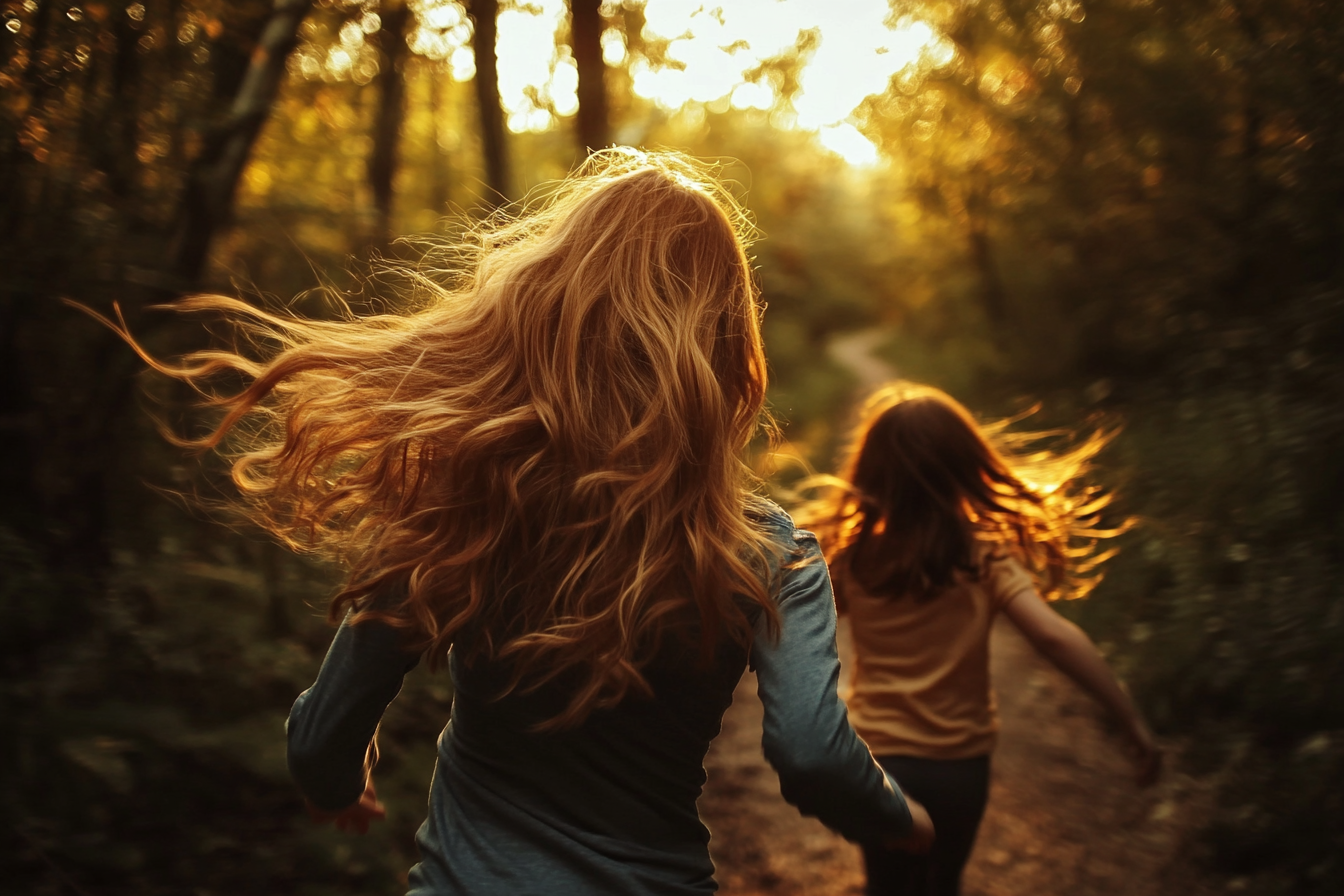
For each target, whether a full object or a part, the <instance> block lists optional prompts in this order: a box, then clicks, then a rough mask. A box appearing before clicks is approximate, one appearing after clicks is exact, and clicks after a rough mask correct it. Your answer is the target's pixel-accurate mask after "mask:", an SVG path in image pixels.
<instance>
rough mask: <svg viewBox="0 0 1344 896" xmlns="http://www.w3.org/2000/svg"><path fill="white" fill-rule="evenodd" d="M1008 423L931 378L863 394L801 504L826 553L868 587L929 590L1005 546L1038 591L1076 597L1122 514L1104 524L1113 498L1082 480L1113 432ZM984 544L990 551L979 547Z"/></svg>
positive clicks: (1096, 577) (973, 573)
mask: <svg viewBox="0 0 1344 896" xmlns="http://www.w3.org/2000/svg"><path fill="white" fill-rule="evenodd" d="M1008 422H1010V421H1005V422H1001V423H993V424H981V423H978V422H976V420H975V418H974V417H972V416H971V414H970V412H969V411H967V410H966V408H965V407H963V406H962V405H961V403H960V402H958V401H957V400H956V399H954V398H952V397H951V396H950V395H948V394H946V393H945V392H942V391H940V390H938V389H935V388H933V387H931V386H922V385H919V384H916V383H909V382H897V383H893V384H891V385H888V386H886V387H883V388H881V389H879V390H877V391H876V392H874V393H873V394H872V395H871V396H870V397H869V398H868V400H867V402H866V403H865V405H864V408H863V412H862V415H861V420H860V422H859V424H858V426H857V427H855V429H854V433H853V436H852V438H851V440H850V445H849V448H848V450H847V452H846V456H845V461H844V464H843V466H842V472H841V474H840V477H839V478H838V479H836V478H829V479H827V478H822V479H820V480H818V481H817V484H821V485H824V486H826V487H827V492H828V493H827V494H825V495H823V497H822V498H820V499H819V500H818V501H816V502H814V503H813V504H811V505H810V506H808V507H807V508H805V509H804V510H803V511H802V512H801V514H800V515H801V516H802V517H803V518H804V520H805V522H806V523H807V524H808V525H810V526H812V527H813V528H815V529H816V530H817V534H818V536H820V537H821V539H822V542H823V544H824V545H825V550H826V555H827V559H828V560H830V561H831V562H838V563H845V564H847V565H848V568H849V572H850V573H851V574H852V575H853V577H854V579H855V581H857V582H858V583H859V584H860V585H862V586H863V587H864V588H865V589H867V590H868V591H870V592H871V593H874V594H884V595H889V596H892V597H901V596H903V595H913V596H915V597H917V598H930V597H935V596H936V595H937V594H938V592H939V591H941V590H943V589H944V588H946V587H947V586H949V585H951V584H952V583H953V581H954V579H955V577H956V576H957V575H958V574H959V573H960V574H964V575H967V576H969V577H970V578H972V579H975V578H978V577H979V574H980V572H981V569H982V566H983V563H984V562H985V561H987V560H992V559H993V558H994V557H1001V556H1003V555H1004V553H1005V551H1006V552H1011V553H1012V554H1013V555H1015V556H1016V557H1018V558H1019V559H1020V560H1022V561H1023V562H1024V563H1025V564H1026V565H1027V566H1028V567H1029V568H1030V569H1031V570H1032V571H1033V572H1034V573H1035V574H1036V576H1037V579H1038V582H1039V584H1040V586H1041V590H1042V592H1043V593H1044V594H1045V595H1046V596H1047V597H1058V596H1068V597H1081V596H1083V595H1085V594H1087V593H1088V592H1089V591H1090V590H1091V589H1092V588H1094V587H1095V586H1096V584H1097V583H1098V582H1099V581H1100V576H1101V573H1100V565H1101V564H1102V563H1104V562H1105V561H1106V560H1107V559H1108V558H1109V557H1110V556H1111V554H1112V553H1113V551H1102V550H1100V549H1099V546H1100V540H1101V539H1103V538H1108V537H1110V536H1113V535H1117V534H1119V533H1120V532H1122V531H1124V530H1125V529H1126V528H1128V527H1129V526H1130V525H1131V523H1130V522H1122V523H1119V524H1118V525H1116V526H1114V527H1111V528H1104V527H1102V526H1101V525H1100V522H1099V519H1100V514H1101V512H1102V510H1104V509H1105V508H1106V507H1107V506H1108V505H1109V504H1110V502H1111V497H1110V495H1108V494H1106V493H1104V492H1102V491H1101V490H1100V489H1099V488H1098V487H1097V486H1095V485H1090V484H1088V483H1087V482H1086V479H1087V474H1088V471H1089V470H1090V468H1091V461H1092V459H1093V458H1094V457H1095V456H1096V455H1097V453H1098V452H1099V451H1100V450H1101V449H1102V448H1103V447H1105V445H1106V443H1107V442H1108V441H1109V440H1110V438H1111V436H1112V434H1111V433H1108V432H1105V431H1094V432H1091V433H1089V434H1087V435H1086V436H1084V437H1083V438H1081V439H1071V440H1070V439H1068V435H1069V434H1067V433H1061V432H1058V431H1054V432H1014V431H1011V430H1010V429H1009V428H1008ZM1061 440H1063V441H1064V442H1066V443H1067V444H1065V445H1064V446H1063V447H1058V446H1060V444H1061ZM983 544H988V545H990V547H991V550H990V551H989V552H988V553H986V554H984V555H983V556H982V555H981V554H980V552H979V550H978V545H983Z"/></svg>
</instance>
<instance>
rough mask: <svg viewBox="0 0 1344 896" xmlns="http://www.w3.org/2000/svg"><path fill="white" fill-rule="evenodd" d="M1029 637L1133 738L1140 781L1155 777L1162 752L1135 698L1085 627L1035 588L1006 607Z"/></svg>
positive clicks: (1132, 745)
mask: <svg viewBox="0 0 1344 896" xmlns="http://www.w3.org/2000/svg"><path fill="white" fill-rule="evenodd" d="M1003 611H1004V612H1005V613H1006V614H1008V618H1009V619H1011V620H1012V621H1013V625H1015V626H1016V627H1017V630H1018V631H1020V632H1021V633H1022V634H1023V635H1024V636H1025V637H1026V639H1027V640H1028V641H1030V642H1031V643H1032V646H1034V647H1035V648H1036V649H1037V650H1039V651H1040V652H1041V654H1042V655H1043V656H1044V657H1045V658H1046V659H1048V660H1049V661H1050V662H1051V663H1053V664H1054V666H1055V667H1056V668H1057V669H1059V670H1060V671H1061V672H1063V673H1064V674H1065V675H1067V676H1069V677H1070V678H1072V679H1073V680H1074V681H1075V682H1077V683H1078V685H1079V686H1081V687H1082V688H1083V689H1084V690H1086V691H1087V692H1088V693H1090V694H1092V696H1094V697H1096V698H1097V700H1099V701H1100V702H1101V703H1102V705H1103V706H1105V707H1106V708H1107V709H1108V710H1110V712H1111V715H1112V716H1114V717H1115V719H1116V720H1117V721H1119V722H1120V724H1121V726H1122V727H1123V728H1124V731H1125V736H1126V738H1127V739H1128V740H1129V742H1130V747H1131V751H1132V753H1133V759H1134V763H1135V766H1136V767H1137V769H1138V781H1139V783H1140V784H1142V785H1146V784H1151V783H1152V782H1154V781H1156V780H1157V776H1158V774H1159V773H1160V772H1161V769H1162V751H1161V750H1160V749H1159V748H1158V747H1157V745H1156V743H1155V742H1154V741H1153V735H1152V732H1151V731H1149V730H1148V726H1147V724H1145V723H1144V721H1143V717H1142V716H1141V715H1140V714H1139V711H1138V709H1136V708H1135V706H1134V701H1133V700H1131V699H1130V697H1129V694H1128V693H1126V692H1125V689H1124V688H1123V687H1121V685H1120V682H1119V681H1118V680H1117V679H1116V677H1115V674H1114V673H1113V672H1111V667H1110V666H1108V665H1107V664H1106V660H1105V659H1103V658H1102V656H1101V654H1100V653H1099V652H1098V651H1097V648H1096V645H1095V644H1093V643H1092V639H1091V638H1089V637H1088V636H1087V633H1086V632H1084V631H1083V630H1082V629H1081V628H1079V627H1078V626H1076V625H1074V624H1073V623H1072V622H1070V621H1069V620H1067V619H1065V618H1064V617H1063V616H1060V615H1059V614H1058V613H1056V612H1055V611H1054V610H1052V609H1050V606H1049V604H1047V603H1046V602H1045V601H1044V600H1042V599H1041V596H1040V594H1039V593H1038V592H1037V591H1036V590H1035V589H1034V588H1030V589H1026V590H1024V591H1021V592H1019V593H1018V594H1017V595H1016V596H1015V597H1013V598H1012V599H1011V600H1009V601H1008V603H1007V605H1006V606H1005V607H1004V610H1003Z"/></svg>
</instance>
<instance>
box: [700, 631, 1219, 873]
mask: <svg viewBox="0 0 1344 896" xmlns="http://www.w3.org/2000/svg"><path fill="white" fill-rule="evenodd" d="M840 642H841V661H842V663H843V662H844V660H845V659H846V657H847V654H848V638H847V636H846V632H845V631H844V626H843V624H842V629H841V637H840ZM992 664H993V675H994V680H995V682H996V683H997V689H998V694H999V710H1000V715H1001V717H1002V731H1001V734H1000V740H999V746H998V749H997V751H996V752H995V754H994V761H993V762H994V764H993V777H992V784H991V788H990V800H989V809H988V811H987V812H986V814H985V818H984V821H983V823H982V824H981V827H980V837H979V840H978V842H977V844H976V847H975V851H974V853H973V854H972V856H971V860H970V864H969V866H968V867H967V869H966V874H965V877H964V879H963V886H962V892H963V894H965V896H1023V894H1032V896H1064V894H1068V896H1102V894H1105V896H1157V894H1168V893H1171V894H1180V896H1208V894H1212V893H1214V892H1222V891H1223V890H1224V888H1225V885H1224V886H1220V885H1218V884H1217V883H1216V882H1215V881H1213V880H1212V879H1209V878H1207V877H1206V876H1205V875H1204V874H1202V873H1201V871H1200V869H1199V867H1198V865H1197V863H1196V861H1195V859H1194V857H1193V855H1192V853H1193V851H1194V850H1193V846H1192V844H1193V843H1195V842H1196V840H1195V838H1194V836H1193V835H1194V834H1195V832H1196V831H1197V829H1198V827H1199V826H1200V824H1201V822H1202V821H1203V820H1204V819H1206V818H1208V817H1209V815H1208V812H1209V810H1210V807H1211V800H1212V793H1211V787H1210V786H1209V784H1208V783H1207V782H1201V781H1199V780H1197V779H1194V778H1191V777H1189V776H1187V775H1184V774H1180V773H1178V772H1175V771H1172V769H1173V768H1174V767H1176V766H1177V765H1178V763H1177V762H1175V761H1174V760H1175V759H1176V758H1178V757H1177V756H1176V755H1174V754H1176V753H1178V752H1179V748H1178V747H1177V746H1170V747H1169V750H1170V752H1169V756H1168V762H1167V770H1166V771H1165V772H1164V774H1163V777H1162V780H1161V781H1159V782H1158V783H1157V784H1156V785H1155V786H1153V787H1150V788H1146V789H1139V788H1138V787H1136V786H1135V785H1134V783H1133V777H1132V772H1131V770H1130V767H1129V764H1128V762H1127V760H1126V759H1125V756H1124V755H1123V753H1122V751H1121V747H1120V741H1119V739H1118V738H1117V737H1115V736H1113V735H1111V734H1108V732H1107V730H1106V724H1105V720H1104V719H1103V717H1102V715H1101V712H1100V710H1099V709H1098V707H1097V706H1096V705H1095V704H1094V703H1093V702H1092V701H1091V700H1090V699H1089V698H1088V697H1087V696H1086V695H1085V694H1083V693H1082V692H1080V691H1079V690H1078V689H1077V688H1076V687H1074V686H1073V685H1072V684H1071V683H1070V682H1069V681H1068V680H1067V679H1066V678H1064V677H1063V676H1062V675H1060V674H1059V673H1058V672H1056V671H1055V670H1054V669H1053V668H1051V667H1050V666H1048V665H1047V664H1046V663H1045V662H1044V661H1043V660H1041V659H1040V658H1039V657H1038V656H1037V655H1036V653H1035V652H1034V651H1033V650H1032V649H1031V647H1030V646H1029V645H1028V644H1027V643H1026V642H1025V641H1024V640H1022V638H1021V636H1020V635H1018V634H1017V632H1016V631H1015V630H1013V629H1012V628H1011V626H1010V625H1006V624H1003V623H1002V622H1001V623H1000V624H999V625H998V627H996V629H995V631H994V635H993V640H992ZM842 678H843V676H842ZM705 762H706V767H707V768H708V771H709V783H708V784H707V786H706V788H705V794H704V796H703V797H702V798H701V801H700V810H701V815H702V817H703V818H704V819H705V823H706V824H707V825H708V826H709V828H710V831H711V832H712V834H713V839H712V841H711V843H710V851H711V853H712V854H713V856H714V862H715V865H716V866H717V868H718V871H717V877H718V880H719V884H720V887H721V889H720V891H719V892H720V893H721V894H722V896H764V894H770V896H853V894H861V893H862V892H863V867H862V860H861V857H860V854H859V850H858V848H857V847H856V846H854V845H852V844H850V843H847V842H846V841H845V840H843V839H841V838H840V837H839V836H837V835H835V834H833V833H831V832H830V831H828V830H827V829H826V828H824V827H823V826H822V825H821V824H820V823H819V822H818V821H816V820H815V819H812V818H803V817H802V816H801V815H799V814H798V812H797V810H795V809H794V808H793V807H791V806H789V805H788V804H786V803H785V802H784V800H783V798H782V797H781V796H780V794H779V780H778V778H777V777H776V776H775V774H774V772H773V771H772V770H771V769H770V768H769V767H768V766H767V765H766V763H765V760H764V758H763V757H762V755H761V704H760V701H759V700H758V699H757V697H756V679H755V676H754V675H752V674H751V673H750V672H749V673H747V675H746V676H745V677H744V678H743V680H742V682H741V684H740V685H739V686H738V689H737V692H736V694H735V697H734V700H733V705H732V707H731V708H730V709H729V710H728V713H727V715H726V716H725V717H724V720H723V733H722V734H721V735H720V736H719V737H718V739H717V740H715V742H714V745H713V747H712V748H711V749H710V753H709V756H708V757H707V758H706V761H705Z"/></svg>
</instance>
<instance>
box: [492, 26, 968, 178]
mask: <svg viewBox="0 0 1344 896" xmlns="http://www.w3.org/2000/svg"><path fill="white" fill-rule="evenodd" d="M836 6H837V4H836V2H835V0H733V2H732V3H727V2H725V3H722V4H720V5H714V6H711V5H710V4H706V3H704V2H703V0H647V2H646V3H645V4H644V17H645V26H644V32H643V34H642V35H641V36H642V37H643V39H644V41H645V42H659V43H662V42H665V46H666V50H665V56H666V60H667V64H655V63H652V62H650V60H649V59H646V58H644V57H643V56H641V55H638V54H631V53H629V52H628V51H627V48H626V45H625V42H624V40H623V39H622V35H621V34H620V32H619V31H616V30H614V29H612V30H609V31H608V32H607V33H605V34H604V35H603V38H602V47H603V57H604V58H605V59H606V61H607V63H608V64H612V65H617V64H621V63H622V62H628V63H629V65H630V75H631V80H632V87H633V90H634V92H635V93H636V94H637V95H639V96H641V97H643V98H644V99H647V100H650V101H652V102H654V103H656V104H657V105H658V106H660V107H662V108H664V109H667V110H669V111H672V110H678V109H681V108H683V107H684V106H686V105H687V104H700V105H702V106H707V107H709V108H710V109H711V110H713V111H726V110H727V109H728V108H729V107H731V108H734V109H738V110H746V109H759V110H762V111H771V110H774V111H780V112H781V113H784V112H786V111H787V110H780V109H779V106H780V95H779V87H780V85H779V84H778V83H777V82H775V81H772V80H771V79H770V78H769V77H768V76H763V75H760V74H759V70H760V68H761V65H762V63H763V62H766V61H767V60H770V59H772V58H774V57H778V56H780V55H781V54H783V53H786V52H789V51H790V50H792V48H794V47H795V46H798V45H799V41H800V40H805V41H807V42H808V43H809V44H810V45H811V48H810V50H809V51H808V53H807V55H806V56H805V61H804V63H803V67H802V71H801V74H800V77H799V90H798V91H797V93H795V94H794V96H793V108H792V110H791V112H792V114H780V115H777V116H774V117H772V121H773V122H774V123H776V124H778V125H780V126H784V127H791V128H797V129H802V130H808V131H812V132H813V133H816V134H817V135H818V138H819V140H820V142H821V144H822V145H823V146H825V147H826V148H827V149H830V150H831V151H833V152H836V153H838V154H839V155H841V156H843V157H844V158H845V159H847V160H848V161H850V162H851V163H853V164H858V165H863V164H872V163H874V162H876V161H877V158H878V154H877V148H876V147H875V146H873V144H872V143H871V142H870V141H869V140H868V139H867V138H866V137H864V136H863V134H862V133H860V131H859V130H858V129H857V128H856V127H854V125H853V122H852V121H851V120H850V119H851V116H852V115H853V113H854V111H855V109H856V108H858V106H859V105H860V104H861V103H862V102H863V100H864V98H866V97H868V96H871V95H873V94H876V93H881V92H882V91H884V90H886V89H887V85H888V83H889V81H890V79H891V77H892V76H893V75H895V74H896V73H898V72H900V71H902V70H903V69H905V68H907V67H908V66H911V65H915V64H917V63H920V62H921V61H925V62H926V63H927V64H930V65H934V66H937V65H944V64H946V63H947V62H948V61H949V60H950V58H951V45H950V43H949V42H948V41H947V40H946V39H945V38H943V37H942V36H941V35H938V34H937V33H935V32H934V31H933V29H932V28H930V27H929V26H928V25H927V24H925V23H924V22H920V21H917V20H912V19H909V18H905V19H901V20H900V21H897V22H894V23H893V22H890V21H889V19H890V17H891V9H890V6H889V5H888V3H887V0H846V2H845V3H844V10H843V13H840V12H839V11H838V10H837V8H836ZM565 7H566V4H565V2H564V0H531V2H529V3H527V4H519V5H517V6H513V7H511V8H509V9H506V10H504V11H503V12H501V13H500V16H499V44H498V52H499V60H500V76H499V88H500V97H501V101H502V102H503V104H504V107H505V109H506V110H507V113H508V124H509V128H510V129H511V130H513V131H543V130H546V129H548V128H550V127H551V126H552V125H553V124H554V116H555V115H572V114H574V112H575V111H577V109H578V99H577V97H576V95H575V90H576V88H577V69H575V68H574V67H573V66H574V62H573V55H572V51H571V50H570V48H569V47H567V46H560V47H558V48H557V45H556V42H555V34H556V32H557V31H558V30H560V29H562V28H563V27H564V25H565V16H566V11H565ZM660 63H661V60H660ZM754 70H755V71H756V72H757V76H756V77H755V78H753V79H750V80H749V79H748V73H749V72H753V71H754Z"/></svg>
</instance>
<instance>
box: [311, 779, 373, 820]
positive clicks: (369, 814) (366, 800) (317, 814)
mask: <svg viewBox="0 0 1344 896" xmlns="http://www.w3.org/2000/svg"><path fill="white" fill-rule="evenodd" d="M308 815H309V816H310V817H311V818H312V819H313V821H315V822H317V823H318V824H326V823H327V822H329V821H334V822H335V823H336V830H338V831H346V832H353V833H356V834H367V833H368V832H369V822H371V821H373V820H375V819H378V818H386V817H387V809H386V808H384V806H383V804H382V803H380V802H378V794H377V793H376V792H375V791H374V789H373V776H372V775H370V776H369V778H368V784H367V785H366V786H365V787H364V793H363V794H362V795H361V796H360V798H359V801H358V802H356V803H355V804H354V805H352V806H347V807H345V808H344V809H342V810H341V811H339V812H327V811H324V810H322V809H319V808H317V807H316V806H314V805H313V804H311V803H309V804H308Z"/></svg>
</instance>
